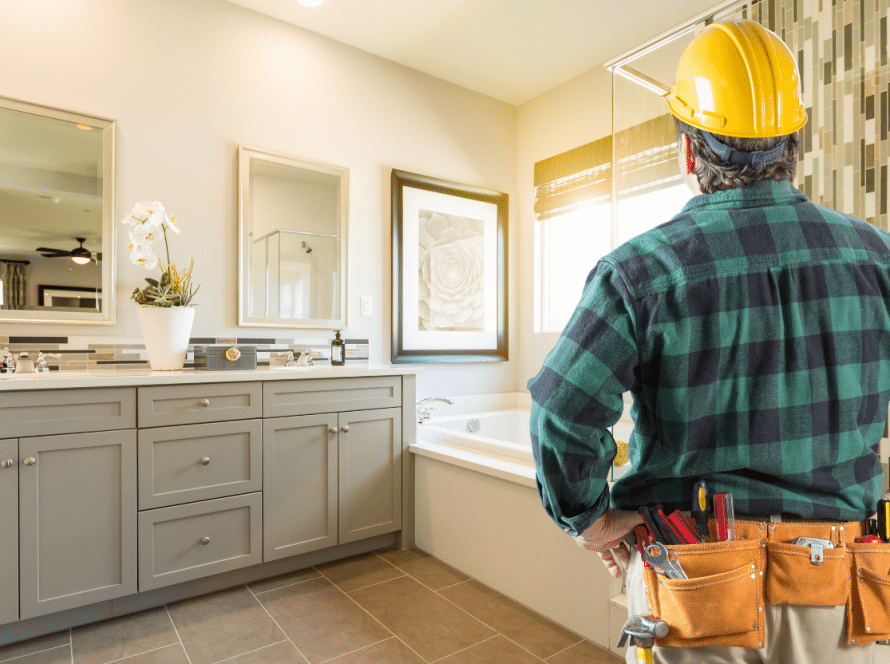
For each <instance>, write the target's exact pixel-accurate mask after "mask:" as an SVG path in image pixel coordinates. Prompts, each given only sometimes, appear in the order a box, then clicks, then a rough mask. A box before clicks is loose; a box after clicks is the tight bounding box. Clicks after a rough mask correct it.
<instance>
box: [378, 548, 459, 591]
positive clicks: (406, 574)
mask: <svg viewBox="0 0 890 664" xmlns="http://www.w3.org/2000/svg"><path fill="white" fill-rule="evenodd" d="M374 553H375V554H376V555H377V556H378V557H380V559H381V560H384V561H386V562H387V563H389V564H390V565H392V566H393V567H395V568H396V569H397V570H399V571H400V572H401V573H402V574H404V575H405V576H407V577H408V578H409V579H413V580H414V581H417V583H419V584H420V585H422V586H423V587H424V588H427V589H428V590H432V591H433V592H434V593H438V592H439V590H445V588H452V587H454V586H457V585H460V584H461V583H466V582H467V581H471V580H472V579H473V577H471V576H469V577H468V578H466V579H464V580H463V581H458V582H457V583H452V584H451V585H450V586H445V588H439V590H436V589H435V588H433V587H432V586H428V585H427V584H425V583H424V582H423V581H421V580H420V579H418V578H417V577H416V576H412V575H411V574H409V573H408V572H406V571H405V570H403V569H402V568H401V567H400V566H398V565H395V564H393V563H390V562H389V561H388V560H386V558H383V556H380V554H378V553H377V552H376V551H375V552H374ZM433 558H434V559H435V560H438V558H435V557H433ZM440 562H441V561H440ZM443 564H447V563H443ZM449 567H450V565H449ZM457 571H458V572H460V570H457ZM460 573H461V574H463V572H460Z"/></svg>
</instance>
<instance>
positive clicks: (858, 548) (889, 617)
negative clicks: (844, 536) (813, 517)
mask: <svg viewBox="0 0 890 664" xmlns="http://www.w3.org/2000/svg"><path fill="white" fill-rule="evenodd" d="M847 548H848V550H849V552H850V555H851V557H852V565H851V567H850V568H849V574H850V576H851V577H852V582H853V590H852V592H851V593H850V601H849V602H848V604H847V644H848V645H864V644H866V643H872V642H873V641H883V640H885V639H888V638H890V544H847Z"/></svg>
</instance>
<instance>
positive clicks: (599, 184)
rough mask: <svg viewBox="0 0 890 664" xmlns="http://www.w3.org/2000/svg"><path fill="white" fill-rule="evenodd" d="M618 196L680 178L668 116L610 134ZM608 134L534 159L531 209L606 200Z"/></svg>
mask: <svg viewBox="0 0 890 664" xmlns="http://www.w3.org/2000/svg"><path fill="white" fill-rule="evenodd" d="M615 152H616V154H617V157H618V165H619V171H618V173H619V174H618V196H619V198H621V197H623V196H633V195H636V194H637V193H642V192H643V191H654V190H657V189H660V188H662V187H665V186H670V185H671V184H676V181H677V180H679V179H680V177H679V172H678V170H677V139H676V132H675V130H674V123H673V121H672V120H671V116H670V115H663V116H661V117H658V118H655V119H654V120H648V121H646V122H642V123H640V124H638V125H634V126H633V127H630V128H629V129H625V130H623V131H620V132H618V133H617V134H615ZM612 177H613V173H612V136H606V137H605V138H601V139H599V140H597V141H593V142H592V143H588V144H587V145H582V146H581V147H578V148H575V149H574V150H569V151H568V152H563V153H562V154H558V155H555V156H553V157H549V158H547V159H544V160H542V161H539V162H537V163H536V164H535V214H536V216H537V218H538V219H548V218H550V217H555V216H557V215H561V214H566V213H568V212H572V211H574V210H577V209H579V208H581V207H583V206H585V205H595V204H598V203H604V202H609V200H610V197H611V195H612Z"/></svg>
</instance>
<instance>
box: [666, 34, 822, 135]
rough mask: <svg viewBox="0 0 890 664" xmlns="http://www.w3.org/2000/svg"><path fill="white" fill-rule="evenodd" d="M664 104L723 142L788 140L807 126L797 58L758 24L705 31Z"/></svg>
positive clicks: (683, 62) (684, 59)
mask: <svg viewBox="0 0 890 664" xmlns="http://www.w3.org/2000/svg"><path fill="white" fill-rule="evenodd" d="M665 99H666V100H667V103H668V107H669V108H670V110H671V114H672V115H674V116H675V117H677V118H679V119H680V120H682V121H683V122H685V123H686V124H688V125H692V126H693V127H697V128H699V129H703V130H705V131H708V132H711V133H714V134H721V135H723V136H735V137H739V138H768V137H773V136H785V135H787V134H793V133H794V132H795V131H797V130H798V129H800V128H801V127H803V126H804V125H805V124H806V123H807V112H806V110H804V107H803V103H802V102H801V99H800V76H799V74H798V72H797V63H796V62H795V61H794V56H793V55H792V54H791V51H790V50H789V49H788V47H787V46H786V45H785V43H784V42H783V41H782V40H781V39H779V37H778V35H776V34H775V33H774V32H771V31H769V30H767V29H766V28H764V27H763V26H762V25H760V24H758V23H755V22H754V21H748V20H738V21H728V22H725V23H714V24H712V25H709V26H708V27H707V28H705V30H703V31H702V33H701V34H700V35H698V37H696V38H695V39H694V40H692V43H690V44H689V46H687V47H686V50H685V51H683V55H682V56H680V64H679V65H678V66H677V81H676V83H674V86H673V87H672V88H671V90H670V92H668V93H667V94H666V95H665Z"/></svg>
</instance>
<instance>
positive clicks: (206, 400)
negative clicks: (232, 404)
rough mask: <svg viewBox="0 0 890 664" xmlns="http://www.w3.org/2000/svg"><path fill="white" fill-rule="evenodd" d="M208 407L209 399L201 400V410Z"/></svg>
mask: <svg viewBox="0 0 890 664" xmlns="http://www.w3.org/2000/svg"><path fill="white" fill-rule="evenodd" d="M209 405H210V399H201V408H207V406H209Z"/></svg>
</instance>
